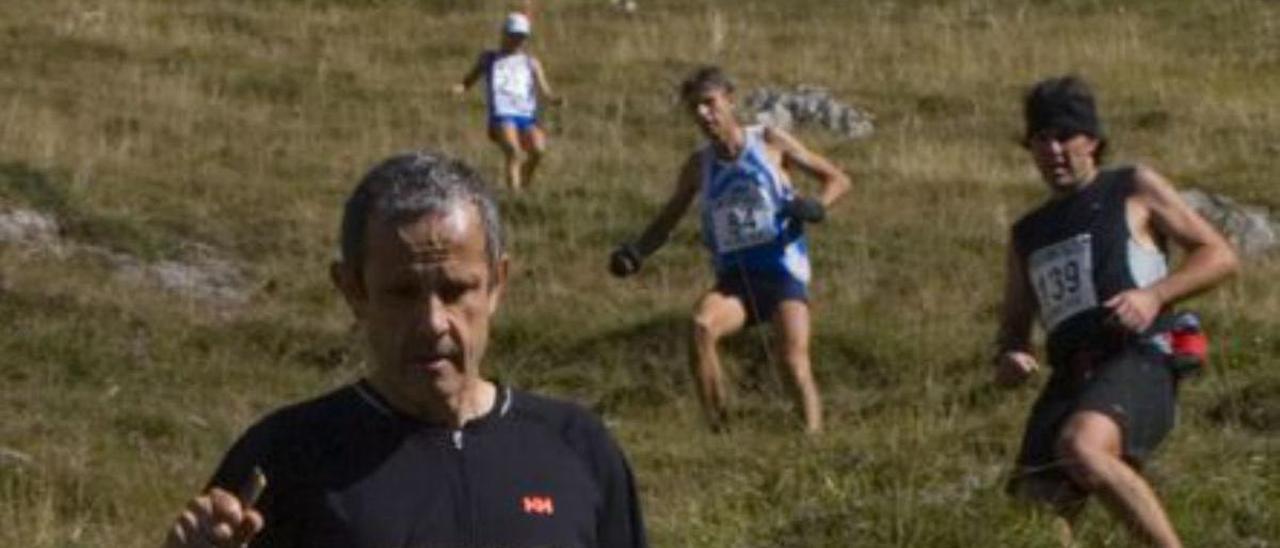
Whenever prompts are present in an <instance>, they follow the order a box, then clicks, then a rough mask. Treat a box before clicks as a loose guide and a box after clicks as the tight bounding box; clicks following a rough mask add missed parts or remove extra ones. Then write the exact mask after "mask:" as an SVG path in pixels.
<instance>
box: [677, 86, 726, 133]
mask: <svg viewBox="0 0 1280 548" xmlns="http://www.w3.org/2000/svg"><path fill="white" fill-rule="evenodd" d="M684 102H685V107H686V108H687V109H688V110H689V115H690V116H693V121H694V122H695V123H697V124H698V129H701V130H702V133H703V135H706V136H707V138H708V139H711V140H714V141H720V142H723V141H725V140H726V139H727V138H728V136H729V135H730V133H731V132H732V131H733V128H734V126H735V125H736V124H737V120H736V119H735V118H734V117H733V95H732V94H730V93H729V92H728V91H725V90H724V89H723V88H719V87H707V88H703V89H701V90H698V91H695V92H693V93H690V94H689V95H687V96H685V98H684Z"/></svg>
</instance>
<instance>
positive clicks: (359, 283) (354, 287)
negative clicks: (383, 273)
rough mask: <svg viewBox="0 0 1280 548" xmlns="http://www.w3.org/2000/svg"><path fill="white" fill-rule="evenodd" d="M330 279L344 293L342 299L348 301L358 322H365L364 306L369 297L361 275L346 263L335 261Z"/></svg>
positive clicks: (331, 266)
mask: <svg viewBox="0 0 1280 548" xmlns="http://www.w3.org/2000/svg"><path fill="white" fill-rule="evenodd" d="M329 279H331V280H333V286H334V287H336V288H338V292H339V293H342V298H343V299H344V300H346V301H347V306H348V307H349V308H351V313H352V314H354V315H355V317H356V320H364V305H365V303H367V302H368V301H369V295H368V293H367V292H366V291H365V287H364V280H363V279H362V277H361V276H360V273H359V272H357V271H356V269H355V268H354V267H352V266H351V265H349V264H347V263H346V262H344V261H334V262H333V264H331V265H329Z"/></svg>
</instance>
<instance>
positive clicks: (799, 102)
mask: <svg viewBox="0 0 1280 548" xmlns="http://www.w3.org/2000/svg"><path fill="white" fill-rule="evenodd" d="M743 105H744V106H745V107H746V109H747V110H748V111H749V113H750V116H751V117H753V118H754V119H755V121H756V122H757V123H761V124H765V125H770V126H773V127H778V128H782V129H788V130H789V129H792V128H794V127H796V126H811V127H818V128H820V129H824V130H827V131H830V132H832V133H835V134H836V135H840V136H842V137H844V138H846V139H865V138H867V137H870V136H871V134H872V133H874V132H875V123H874V121H875V116H873V115H872V114H871V113H869V112H867V111H864V110H861V109H859V108H857V107H853V106H850V105H847V104H844V103H842V102H840V101H838V100H836V99H835V98H833V97H832V96H831V93H830V92H828V91H827V90H826V89H824V88H820V87H815V86H799V87H797V88H796V89H794V90H778V89H773V88H759V89H755V90H753V91H752V92H751V93H749V94H748V95H747V99H746V101H744V103H743Z"/></svg>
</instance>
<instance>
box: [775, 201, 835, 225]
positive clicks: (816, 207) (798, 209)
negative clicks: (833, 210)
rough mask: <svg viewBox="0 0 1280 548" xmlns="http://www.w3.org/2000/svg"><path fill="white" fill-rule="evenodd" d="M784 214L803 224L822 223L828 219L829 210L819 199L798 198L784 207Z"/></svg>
mask: <svg viewBox="0 0 1280 548" xmlns="http://www.w3.org/2000/svg"><path fill="white" fill-rule="evenodd" d="M782 214H783V215H786V216H788V217H791V218H792V219H795V220H797V221H800V222H802V223H821V222H822V220H823V219H825V218H827V208H826V207H825V206H823V205H822V202H821V201H819V200H817V199H814V198H803V197H799V196H797V197H796V198H795V199H793V200H791V201H790V202H787V203H786V204H785V205H783V206H782Z"/></svg>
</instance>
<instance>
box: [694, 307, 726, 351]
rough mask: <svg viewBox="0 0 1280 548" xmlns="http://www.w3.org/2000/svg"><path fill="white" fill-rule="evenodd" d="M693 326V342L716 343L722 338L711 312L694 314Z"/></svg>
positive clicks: (700, 343)
mask: <svg viewBox="0 0 1280 548" xmlns="http://www.w3.org/2000/svg"><path fill="white" fill-rule="evenodd" d="M692 328H693V329H692V335H693V342H694V343H696V344H698V345H699V346H701V345H707V344H715V342H716V341H717V340H719V339H720V332H719V330H717V329H716V325H715V321H714V320H713V319H712V318H711V315H710V314H706V313H696V314H694V315H693V324H692Z"/></svg>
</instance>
